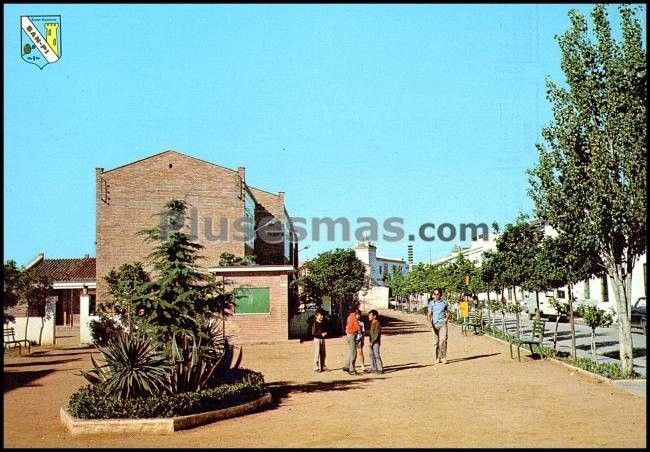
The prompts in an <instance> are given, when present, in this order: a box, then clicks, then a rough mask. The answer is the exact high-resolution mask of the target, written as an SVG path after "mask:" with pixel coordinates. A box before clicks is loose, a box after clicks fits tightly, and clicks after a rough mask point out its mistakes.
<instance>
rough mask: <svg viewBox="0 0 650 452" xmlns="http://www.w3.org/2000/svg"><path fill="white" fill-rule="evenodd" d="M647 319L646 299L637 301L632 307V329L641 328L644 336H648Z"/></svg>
mask: <svg viewBox="0 0 650 452" xmlns="http://www.w3.org/2000/svg"><path fill="white" fill-rule="evenodd" d="M645 326H646V317H645V297H641V298H639V299H638V300H636V303H634V306H632V328H641V329H642V330H643V334H644V335H645V334H646V332H645V331H646V330H645Z"/></svg>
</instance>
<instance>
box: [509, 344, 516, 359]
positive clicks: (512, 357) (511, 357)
mask: <svg viewBox="0 0 650 452" xmlns="http://www.w3.org/2000/svg"><path fill="white" fill-rule="evenodd" d="M514 358H515V357H514V356H512V342H510V359H514Z"/></svg>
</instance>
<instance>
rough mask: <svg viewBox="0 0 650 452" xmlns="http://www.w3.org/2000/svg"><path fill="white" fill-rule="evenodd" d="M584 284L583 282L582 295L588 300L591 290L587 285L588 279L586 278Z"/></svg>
mask: <svg viewBox="0 0 650 452" xmlns="http://www.w3.org/2000/svg"><path fill="white" fill-rule="evenodd" d="M584 284H585V285H584V291H583V293H582V295H583V297H584V299H585V300H588V299H590V298H591V290H590V287H589V280H588V279H586V280H585V282H584Z"/></svg>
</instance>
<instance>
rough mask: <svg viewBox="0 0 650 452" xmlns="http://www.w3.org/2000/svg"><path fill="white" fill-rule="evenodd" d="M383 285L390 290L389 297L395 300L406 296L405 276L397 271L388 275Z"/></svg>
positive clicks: (394, 270)
mask: <svg viewBox="0 0 650 452" xmlns="http://www.w3.org/2000/svg"><path fill="white" fill-rule="evenodd" d="M385 284H386V286H387V287H388V288H389V289H390V292H391V295H392V296H394V297H396V298H400V297H402V296H404V295H406V294H407V292H406V289H407V287H406V276H404V274H403V273H402V272H401V271H398V270H397V269H393V272H392V273H390V274H389V275H388V278H386V282H385Z"/></svg>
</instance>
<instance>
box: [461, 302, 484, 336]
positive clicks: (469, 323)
mask: <svg viewBox="0 0 650 452" xmlns="http://www.w3.org/2000/svg"><path fill="white" fill-rule="evenodd" d="M470 328H472V329H473V330H474V334H478V333H479V332H481V331H483V311H482V310H481V309H477V310H475V311H474V312H472V313H471V314H470V315H469V316H467V317H465V320H464V322H463V323H462V324H461V327H460V330H461V332H462V333H463V334H464V335H465V336H467V330H469V329H470Z"/></svg>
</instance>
